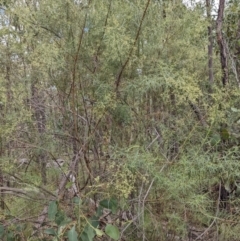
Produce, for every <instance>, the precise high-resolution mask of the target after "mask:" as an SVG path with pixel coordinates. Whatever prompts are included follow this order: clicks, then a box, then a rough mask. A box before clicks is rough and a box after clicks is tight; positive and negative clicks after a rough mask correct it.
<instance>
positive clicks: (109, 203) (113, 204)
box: [99, 199, 117, 214]
mask: <svg viewBox="0 0 240 241" xmlns="http://www.w3.org/2000/svg"><path fill="white" fill-rule="evenodd" d="M99 204H100V205H101V206H102V207H104V208H107V209H110V210H111V211H112V212H113V214H115V213H116V211H117V200H116V199H104V200H102V201H101V202H100V203H99Z"/></svg>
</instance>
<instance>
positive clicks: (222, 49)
mask: <svg viewBox="0 0 240 241" xmlns="http://www.w3.org/2000/svg"><path fill="white" fill-rule="evenodd" d="M224 7H225V0H219V7H218V16H217V43H218V45H219V50H220V61H221V68H222V84H223V86H225V85H226V84H227V83H228V62H227V48H226V43H225V39H224V37H223V33H222V23H223V13H224Z"/></svg>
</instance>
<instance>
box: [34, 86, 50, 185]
mask: <svg viewBox="0 0 240 241" xmlns="http://www.w3.org/2000/svg"><path fill="white" fill-rule="evenodd" d="M32 107H33V110H34V115H35V120H36V122H37V127H38V133H39V138H40V143H39V144H40V148H41V150H40V154H39V155H38V159H39V163H40V167H41V176H42V182H43V184H47V171H46V153H45V152H44V150H43V149H42V146H43V145H44V144H45V143H44V134H45V132H46V113H45V103H44V96H43V93H41V92H40V91H39V89H38V88H37V87H36V84H35V83H34V82H33V83H32Z"/></svg>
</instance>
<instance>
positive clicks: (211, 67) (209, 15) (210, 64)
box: [206, 0, 214, 91]
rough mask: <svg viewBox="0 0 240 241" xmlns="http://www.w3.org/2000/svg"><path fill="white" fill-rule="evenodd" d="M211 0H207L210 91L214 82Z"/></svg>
mask: <svg viewBox="0 0 240 241" xmlns="http://www.w3.org/2000/svg"><path fill="white" fill-rule="evenodd" d="M211 5H212V3H211V0H206V8H207V19H208V22H209V25H208V76H209V83H210V91H211V85H212V84H213V80H214V78H213V59H212V53H213V35H212V17H211V9H212V6H211Z"/></svg>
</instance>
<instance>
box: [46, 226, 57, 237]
mask: <svg viewBox="0 0 240 241" xmlns="http://www.w3.org/2000/svg"><path fill="white" fill-rule="evenodd" d="M44 233H45V234H48V235H53V236H57V232H56V231H55V230H54V229H53V228H48V229H46V230H44Z"/></svg>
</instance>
